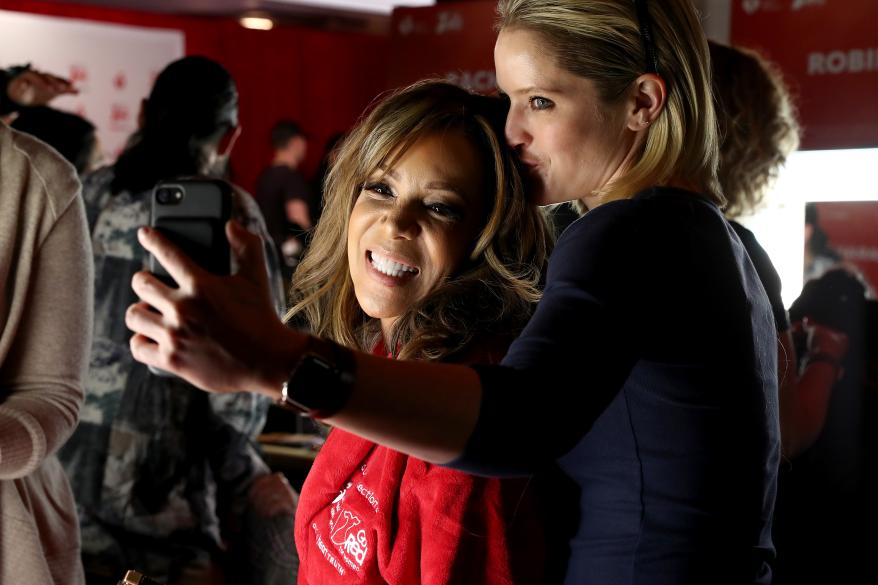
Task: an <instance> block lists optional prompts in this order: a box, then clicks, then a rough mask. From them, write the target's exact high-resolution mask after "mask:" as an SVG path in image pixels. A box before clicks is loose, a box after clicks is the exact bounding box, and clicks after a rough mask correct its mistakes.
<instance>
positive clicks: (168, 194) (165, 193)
mask: <svg viewBox="0 0 878 585" xmlns="http://www.w3.org/2000/svg"><path fill="white" fill-rule="evenodd" d="M155 198H156V201H158V202H159V203H161V204H162V205H173V204H175V203H180V201H182V200H183V191H181V190H180V189H176V188H168V187H164V188H161V189H159V190H158V191H157V192H156V195H155Z"/></svg>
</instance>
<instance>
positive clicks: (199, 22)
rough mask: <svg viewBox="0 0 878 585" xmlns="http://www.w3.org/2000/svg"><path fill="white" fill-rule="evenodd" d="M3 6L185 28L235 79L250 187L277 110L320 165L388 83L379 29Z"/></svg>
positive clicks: (243, 174)
mask: <svg viewBox="0 0 878 585" xmlns="http://www.w3.org/2000/svg"><path fill="white" fill-rule="evenodd" d="M2 8H3V9H4V10H18V11H24V12H31V13H37V14H47V15H53V16H63V17H71V18H79V19H86V20H93V21H100V22H111V23H119V24H129V25H136V26H143V27H159V28H171V29H177V30H181V31H183V33H184V34H185V37H186V54H189V55H194V54H198V55H205V56H207V57H210V58H212V59H215V60H217V61H219V62H220V63H222V64H223V65H224V66H225V67H226V68H228V70H229V71H230V72H231V74H232V75H233V76H234V78H235V80H236V81H237V83H238V91H239V93H240V100H241V101H240V121H241V125H242V128H243V132H242V134H241V137H240V139H239V140H238V144H237V146H236V147H235V150H234V152H233V153H232V170H233V173H234V179H235V182H236V183H238V184H240V185H241V186H243V187H244V188H246V189H247V190H249V191H251V192H252V191H253V188H254V186H255V183H256V178H257V177H258V174H259V172H260V171H261V170H262V168H263V167H264V166H265V165H267V164H268V162H269V161H270V158H271V145H270V144H269V138H268V136H269V131H270V129H271V126H272V125H273V124H274V122H276V121H277V120H278V119H280V118H292V119H294V120H297V121H298V122H299V123H301V124H302V127H303V128H304V129H305V131H306V132H307V133H308V134H309V136H310V137H311V141H310V148H309V152H308V157H307V159H306V160H305V164H304V171H305V174H306V175H307V176H310V175H311V173H312V172H313V171H314V169H315V168H316V166H317V164H318V162H319V160H320V157H321V155H322V153H323V145H324V143H325V142H326V140H327V139H328V138H329V137H330V136H331V135H332V134H334V133H335V132H339V131H345V130H347V129H348V128H349V127H350V126H351V125H352V124H353V123H354V122H355V121H356V120H357V118H358V117H359V116H360V114H361V113H362V111H363V109H364V108H365V107H366V106H367V105H368V104H369V103H370V102H371V101H372V99H373V98H374V97H375V96H376V95H377V94H379V93H380V92H381V91H383V90H384V89H385V88H386V79H385V75H384V67H385V63H384V59H385V50H386V46H387V43H388V40H387V39H385V38H383V37H379V36H374V35H366V34H357V33H349V32H345V33H340V32H324V31H317V30H312V29H304V28H298V27H291V26H277V27H275V28H274V29H273V30H271V31H252V30H247V29H244V28H242V27H241V26H240V25H238V23H237V21H235V20H234V19H231V18H209V17H190V16H168V15H160V14H153V13H147V12H137V11H130V10H116V9H109V8H103V7H96V6H85V5H75V4H67V3H63V4H56V3H52V2H32V1H24V0H4V1H3V5H2Z"/></svg>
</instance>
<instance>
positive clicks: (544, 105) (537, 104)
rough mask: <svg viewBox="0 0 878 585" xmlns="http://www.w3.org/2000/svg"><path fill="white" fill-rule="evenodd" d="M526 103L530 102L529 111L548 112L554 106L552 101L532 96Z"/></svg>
mask: <svg viewBox="0 0 878 585" xmlns="http://www.w3.org/2000/svg"><path fill="white" fill-rule="evenodd" d="M528 101H529V102H530V107H531V109H534V110H548V109H549V108H551V107H552V106H554V105H555V103H554V102H553V101H552V100H550V99H548V98H544V97H540V96H533V97H531V98H530V99H529V100H528Z"/></svg>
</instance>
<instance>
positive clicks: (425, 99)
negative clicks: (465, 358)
mask: <svg viewBox="0 0 878 585" xmlns="http://www.w3.org/2000/svg"><path fill="white" fill-rule="evenodd" d="M505 116H506V108H505V104H504V103H503V102H502V101H501V100H499V99H497V98H489V97H484V96H478V95H475V94H471V93H469V92H468V91H466V90H464V89H461V88H459V87H457V86H454V85H451V84H449V83H445V82H442V81H431V80H427V81H422V82H419V83H416V84H414V85H412V86H409V87H407V88H405V89H402V90H399V91H397V92H395V93H392V94H390V95H389V96H388V97H386V98H384V99H383V100H381V101H380V102H379V103H378V104H377V105H376V106H375V107H374V109H372V110H371V112H369V113H368V114H367V115H366V116H365V118H364V119H363V120H362V121H361V122H360V123H359V125H358V126H357V127H356V128H355V129H354V130H352V131H351V133H350V134H349V135H348V137H347V138H346V139H345V141H344V143H343V144H342V145H341V147H340V149H339V151H338V158H337V159H336V162H335V164H334V165H333V166H332V167H331V169H330V170H329V174H328V176H327V180H326V189H325V191H324V200H325V208H324V212H323V215H322V216H321V219H320V223H319V224H318V225H317V227H316V229H315V231H314V237H313V240H312V242H311V246H310V248H309V250H308V252H307V253H306V255H305V257H304V258H303V259H302V262H301V264H300V265H299V267H298V269H297V270H296V272H295V274H294V276H293V282H292V290H291V293H292V303H293V304H292V308H291V309H290V310H289V312H288V313H287V316H286V319H287V320H288V321H289V320H293V321H294V322H295V323H296V324H298V325H304V326H306V327H308V328H309V329H310V330H311V332H312V333H314V334H315V335H318V336H321V337H326V338H329V339H332V340H334V341H336V342H338V343H340V344H343V345H346V346H348V347H353V348H357V349H360V350H363V351H370V350H371V349H372V348H373V347H374V346H375V344H376V343H377V342H378V341H379V340H380V339H381V327H380V321H379V320H378V319H373V318H371V317H369V316H368V315H366V314H365V313H364V312H363V310H362V309H361V308H360V305H359V303H358V302H357V299H356V296H355V294H354V286H353V282H352V280H351V277H350V270H349V266H348V256H347V247H346V245H345V242H346V241H347V233H348V225H349V219H350V215H351V210H352V209H353V207H354V203H355V202H356V200H357V197H358V196H359V195H360V192H361V190H362V188H363V185H364V184H365V182H366V181H367V180H369V178H370V176H371V175H372V173H374V172H375V171H376V170H377V169H381V168H383V169H390V168H392V167H393V165H394V163H395V162H396V161H397V160H399V159H400V157H402V156H403V154H404V153H405V152H406V150H407V149H408V148H410V147H411V146H412V145H413V144H414V143H415V142H416V141H418V140H419V139H420V138H421V137H424V136H426V135H431V134H435V133H442V132H446V131H449V130H452V131H453V130H458V131H462V132H463V133H464V135H465V136H466V137H467V138H468V139H469V140H470V141H471V142H472V144H473V145H474V146H475V147H476V150H477V151H478V152H479V154H480V157H481V159H482V168H484V169H485V173H486V174H487V177H486V184H487V185H490V186H491V192H489V193H486V194H485V196H486V197H488V198H489V200H490V205H489V207H490V211H489V212H488V213H487V216H486V220H485V224H484V226H483V227H482V229H481V232H480V233H479V235H478V237H477V239H476V242H475V244H474V246H473V249H472V252H471V253H470V255H469V259H468V262H466V263H465V266H463V267H462V268H461V269H460V270H459V271H458V272H457V273H455V274H452V275H451V276H450V277H448V278H447V279H446V280H444V281H443V282H442V283H441V284H440V285H439V286H438V287H437V288H436V289H435V290H433V291H432V292H431V293H430V294H429V295H427V297H426V298H424V299H422V300H421V301H419V302H418V303H416V304H415V306H412V307H410V308H409V309H408V311H407V312H406V313H405V314H404V315H401V316H400V318H399V319H397V321H396V323H395V325H394V331H393V335H392V339H390V340H385V344H386V346H387V347H388V348H392V353H393V354H394V355H395V356H396V357H399V358H402V359H421V360H442V359H446V358H449V357H452V356H454V355H455V354H460V353H462V352H463V351H465V350H466V349H467V346H468V345H469V344H470V343H471V342H473V341H474V340H477V339H482V338H484V337H492V336H500V337H507V336H508V337H509V338H510V339H511V338H512V337H513V336H515V335H517V334H518V332H519V331H520V330H521V329H522V328H523V327H524V325H525V323H526V322H527V320H528V319H529V317H530V315H531V312H532V310H533V307H534V304H535V303H536V302H537V301H538V300H539V298H540V290H539V285H540V278H541V275H542V271H543V268H544V265H545V263H546V258H547V255H548V253H549V250H550V247H551V236H550V235H549V231H548V229H547V227H546V223H545V219H544V217H543V215H542V213H541V212H540V211H539V210H538V209H537V208H536V207H535V206H533V205H530V204H528V203H527V201H526V199H525V196H524V191H523V188H522V183H521V179H520V177H519V174H518V172H517V171H516V168H515V163H514V160H513V158H512V154H511V152H510V151H509V150H508V149H507V148H506V147H505V145H504V143H503V140H502V137H503V126H504V123H505Z"/></svg>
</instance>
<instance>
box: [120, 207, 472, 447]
mask: <svg viewBox="0 0 878 585" xmlns="http://www.w3.org/2000/svg"><path fill="white" fill-rule="evenodd" d="M227 235H228V238H229V242H230V244H231V247H232V251H233V253H234V254H235V255H236V256H237V258H238V260H239V265H240V266H241V269H240V271H239V272H238V273H237V274H235V275H234V276H232V277H218V276H214V275H212V274H209V273H207V272H206V271H204V270H202V269H200V268H199V267H198V266H196V265H195V264H194V263H192V261H191V260H189V259H188V258H187V257H186V256H184V255H183V254H182V253H180V251H179V250H178V249H176V248H175V247H174V246H173V245H171V244H170V243H169V242H168V241H167V240H166V239H164V238H163V237H162V236H161V235H160V234H158V233H157V232H156V231H155V230H150V229H145V230H142V231H141V232H140V234H139V237H140V241H141V243H142V244H143V246H144V247H145V248H146V249H147V250H148V251H149V252H151V253H153V254H155V256H156V257H157V259H158V260H159V261H160V262H161V264H162V265H163V266H164V267H165V268H166V269H167V270H168V272H169V273H170V274H171V276H172V277H173V278H174V280H175V281H176V282H177V283H179V285H180V288H179V289H173V288H170V287H168V286H166V285H164V284H163V283H162V282H160V281H159V280H157V279H156V278H155V277H153V276H152V275H151V274H149V273H147V272H140V273H138V274H137V275H135V277H134V279H133V281H132V286H133V288H134V290H135V292H136V293H137V294H138V296H139V297H140V298H141V302H140V303H137V304H135V305H132V306H131V307H129V309H128V312H127V314H126V323H127V325H128V327H129V328H130V329H131V330H132V331H134V333H135V335H134V336H133V337H132V339H131V350H132V353H133V355H134V357H135V358H136V359H137V360H139V361H141V362H144V363H146V364H147V365H151V366H155V367H158V368H161V369H163V370H166V371H170V372H172V373H174V374H176V375H178V376H180V377H182V378H184V379H186V380H187V381H189V382H190V383H192V384H194V385H196V386H198V387H200V388H202V389H204V390H207V391H210V392H235V391H239V390H240V389H241V388H247V389H249V390H251V391H253V392H258V393H260V394H264V395H266V396H269V397H271V398H273V399H278V398H279V397H280V391H281V387H282V385H283V383H284V382H285V381H286V380H287V378H288V376H289V375H290V372H291V371H292V370H293V368H294V367H295V365H296V363H297V362H298V360H299V359H300V358H301V356H302V354H303V352H304V351H305V350H306V348H307V346H308V345H309V344H308V336H307V335H305V334H303V333H301V332H298V331H295V330H293V329H290V328H288V327H287V326H285V325H284V324H283V323H282V322H281V321H280V320H279V319H278V318H277V316H276V314H275V312H274V309H273V307H272V304H271V301H270V298H269V294H268V290H269V289H268V284H267V277H266V274H265V268H264V262H263V260H262V246H261V242H260V240H259V238H258V236H255V235H253V234H250V233H249V232H247V231H246V230H244V229H243V228H241V227H240V226H238V225H237V224H234V223H230V224H229V225H228V226H227ZM355 368H356V381H355V383H354V385H353V388H352V392H351V395H350V398H349V399H348V401H347V402H346V404H345V407H344V409H343V410H342V411H341V412H339V413H338V414H336V415H335V416H332V417H331V418H329V419H327V420H326V422H328V423H330V424H332V425H334V426H337V427H339V428H342V429H344V430H347V431H350V432H352V433H355V434H357V435H360V436H362V437H365V438H367V439H369V440H372V441H375V442H379V443H381V444H383V445H386V446H388V447H391V448H393V449H396V450H399V451H402V452H405V453H408V454H410V455H414V456H416V457H419V458H421V459H424V460H426V461H430V462H433V463H440V464H441V463H448V462H450V461H452V460H454V459H456V458H458V457H459V456H460V455H461V454H462V453H463V451H464V449H465V446H466V444H467V441H468V439H469V437H470V435H471V434H472V432H473V429H474V428H475V425H476V421H477V419H478V416H479V408H480V403H481V387H480V382H479V376H478V374H477V373H476V372H475V371H474V370H472V369H471V368H468V367H465V366H455V365H445V364H429V363H424V362H399V361H394V360H388V359H384V358H380V357H377V356H372V355H368V354H364V353H359V352H358V353H355Z"/></svg>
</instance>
